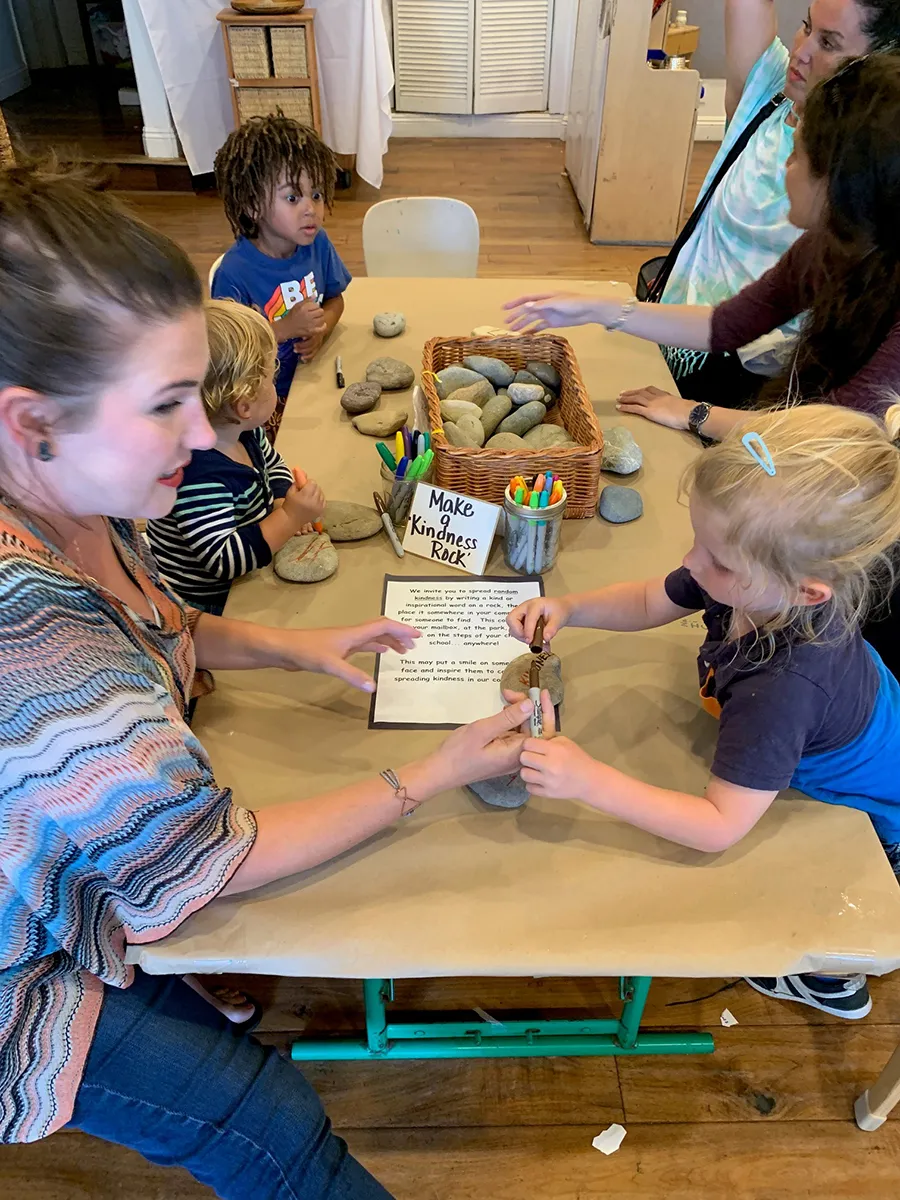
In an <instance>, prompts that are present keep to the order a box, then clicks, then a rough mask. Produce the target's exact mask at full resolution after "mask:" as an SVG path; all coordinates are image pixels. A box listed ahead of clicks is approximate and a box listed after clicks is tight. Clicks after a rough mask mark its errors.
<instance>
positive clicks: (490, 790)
mask: <svg viewBox="0 0 900 1200" xmlns="http://www.w3.org/2000/svg"><path fill="white" fill-rule="evenodd" d="M469 791H470V792H472V793H474V795H476V796H477V797H478V799H479V800H481V801H483V802H484V803H485V804H490V805H491V806H492V807H493V808H521V807H522V805H523V804H527V803H528V798H529V797H528V788H527V787H526V786H525V784H524V783H523V782H522V778H521V776H520V775H500V776H498V777H497V778H496V779H480V780H479V781H478V782H477V783H470V784H469Z"/></svg>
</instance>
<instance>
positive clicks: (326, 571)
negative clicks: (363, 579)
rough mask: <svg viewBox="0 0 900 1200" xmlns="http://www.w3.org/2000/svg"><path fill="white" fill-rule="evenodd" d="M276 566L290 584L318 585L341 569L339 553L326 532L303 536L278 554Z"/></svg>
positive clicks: (279, 576)
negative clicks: (339, 566)
mask: <svg viewBox="0 0 900 1200" xmlns="http://www.w3.org/2000/svg"><path fill="white" fill-rule="evenodd" d="M274 566H275V574H276V575H277V576H278V578H279V579H284V580H286V581H287V582H288V583H318V582H319V581H320V580H322V579H327V578H328V577H329V576H330V575H333V574H334V573H335V571H336V570H337V569H338V555H337V550H335V548H334V546H332V544H331V538H330V537H328V536H327V535H326V534H324V533H300V534H297V535H296V536H295V537H292V538H290V539H289V540H288V541H286V542H285V544H284V545H283V546H282V547H281V549H280V550H279V551H278V552H277V553H276V555H275V561H274Z"/></svg>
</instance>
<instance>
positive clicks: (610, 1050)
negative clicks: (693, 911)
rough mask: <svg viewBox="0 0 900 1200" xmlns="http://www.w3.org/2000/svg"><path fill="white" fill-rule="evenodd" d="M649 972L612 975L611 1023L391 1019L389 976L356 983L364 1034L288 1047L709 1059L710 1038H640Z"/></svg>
mask: <svg viewBox="0 0 900 1200" xmlns="http://www.w3.org/2000/svg"><path fill="white" fill-rule="evenodd" d="M650 984H651V979H650V976H649V975H634V976H625V975H623V976H620V978H619V999H620V1000H621V1001H622V1011H621V1014H620V1015H619V1018H618V1019H615V1018H592V1017H586V1018H584V1019H583V1020H574V1021H573V1020H564V1021H556V1020H537V1019H536V1020H533V1021H529V1020H504V1019H503V1014H502V1013H500V1014H499V1015H495V1017H494V1019H493V1020H491V1021H485V1020H482V1019H481V1018H480V1017H476V1019H475V1020H471V1021H468V1020H460V1021H446V1020H442V1021H430V1020H418V1021H416V1020H410V1019H409V1018H408V1015H407V1016H406V1018H405V1019H400V1020H391V1019H389V1018H390V1014H389V1013H388V1010H387V1005H388V1004H389V1003H390V1002H391V1001H393V999H394V981H393V980H392V979H364V980H363V981H362V986H363V1000H364V1003H365V1013H366V1032H365V1035H364V1036H362V1035H360V1036H350V1037H333V1038H322V1039H319V1038H301V1039H299V1040H298V1041H296V1042H294V1043H293V1045H292V1046H291V1058H292V1059H294V1060H295V1061H297V1062H313V1061H317V1062H322V1061H338V1060H343V1061H347V1060H350V1059H412V1058H544V1057H551V1056H554V1055H563V1056H566V1057H568V1056H573V1055H582V1056H586V1055H602V1056H609V1055H614V1054H629V1055H638V1054H711V1053H712V1052H713V1050H714V1049H715V1046H714V1044H713V1039H712V1035H711V1034H708V1033H693V1032H684V1031H676V1032H672V1033H666V1032H663V1033H642V1032H641V1018H642V1017H643V1015H644V1005H645V1004H646V1002H647V993H648V992H649V991H650Z"/></svg>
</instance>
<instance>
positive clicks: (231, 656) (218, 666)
mask: <svg viewBox="0 0 900 1200" xmlns="http://www.w3.org/2000/svg"><path fill="white" fill-rule="evenodd" d="M194 652H195V654H196V656H197V666H198V668H200V669H203V670H206V671H252V670H257V669H260V668H263V667H281V668H284V669H290V667H291V666H293V665H295V664H294V663H293V662H292V661H289V659H288V657H287V655H286V654H285V649H284V631H283V630H280V629H273V628H272V627H270V626H268V625H256V624H254V623H253V622H251V621H233V620H231V619H230V618H229V617H214V616H213V615H212V614H211V613H201V615H200V617H199V619H198V621H197V624H196V625H195V626H194Z"/></svg>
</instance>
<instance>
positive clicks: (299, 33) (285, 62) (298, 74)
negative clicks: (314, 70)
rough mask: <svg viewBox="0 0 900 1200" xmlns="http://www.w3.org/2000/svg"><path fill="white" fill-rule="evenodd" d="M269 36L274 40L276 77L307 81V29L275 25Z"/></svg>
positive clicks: (273, 58)
mask: <svg viewBox="0 0 900 1200" xmlns="http://www.w3.org/2000/svg"><path fill="white" fill-rule="evenodd" d="M269 35H270V37H271V38H272V66H273V68H274V70H275V75H276V76H278V77H280V78H282V79H307V78H308V77H309V63H308V62H307V58H306V28H305V27H304V26H303V25H301V26H299V27H298V28H294V27H292V26H280V25H273V26H272V28H271V29H270V30H269Z"/></svg>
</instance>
